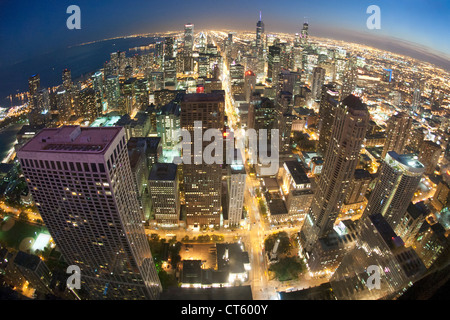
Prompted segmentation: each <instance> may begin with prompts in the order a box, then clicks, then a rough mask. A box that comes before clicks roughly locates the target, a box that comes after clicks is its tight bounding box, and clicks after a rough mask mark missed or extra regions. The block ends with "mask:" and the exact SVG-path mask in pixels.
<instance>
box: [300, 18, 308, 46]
mask: <svg viewBox="0 0 450 320" xmlns="http://www.w3.org/2000/svg"><path fill="white" fill-rule="evenodd" d="M308 29H309V25H308V23H307V22H305V23H304V24H303V28H302V33H301V40H300V43H301V45H302V46H305V45H307V44H308Z"/></svg>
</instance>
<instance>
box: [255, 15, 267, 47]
mask: <svg viewBox="0 0 450 320" xmlns="http://www.w3.org/2000/svg"><path fill="white" fill-rule="evenodd" d="M264 38H265V31H264V22H263V21H262V17H261V11H260V12H259V20H258V22H257V23H256V49H257V54H258V55H259V54H261V53H262V52H261V51H262V50H264Z"/></svg>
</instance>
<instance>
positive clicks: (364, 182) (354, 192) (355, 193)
mask: <svg viewBox="0 0 450 320" xmlns="http://www.w3.org/2000/svg"><path fill="white" fill-rule="evenodd" d="M371 181H372V175H371V174H370V173H369V171H366V170H363V169H356V170H355V173H354V175H353V179H352V182H351V183H350V186H349V188H348V192H347V195H346V196H345V200H344V203H345V205H346V206H347V205H350V204H355V203H361V202H363V201H364V199H365V195H366V192H367V189H368V188H369V184H370V182H371Z"/></svg>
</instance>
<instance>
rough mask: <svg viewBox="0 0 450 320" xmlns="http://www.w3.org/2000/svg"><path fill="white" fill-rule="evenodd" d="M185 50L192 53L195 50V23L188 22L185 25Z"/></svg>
mask: <svg viewBox="0 0 450 320" xmlns="http://www.w3.org/2000/svg"><path fill="white" fill-rule="evenodd" d="M184 50H185V51H186V53H189V54H192V51H193V50H194V25H193V24H192V23H188V24H186V25H185V26H184Z"/></svg>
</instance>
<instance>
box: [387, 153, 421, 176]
mask: <svg viewBox="0 0 450 320" xmlns="http://www.w3.org/2000/svg"><path fill="white" fill-rule="evenodd" d="M385 160H386V162H387V163H389V165H390V166H392V167H395V168H397V169H399V170H402V171H406V170H408V171H411V172H414V173H422V172H423V171H424V165H423V164H422V163H421V162H420V161H419V160H418V158H417V156H416V155H415V154H398V153H397V152H395V151H389V152H388V153H387V155H386V159H385Z"/></svg>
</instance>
